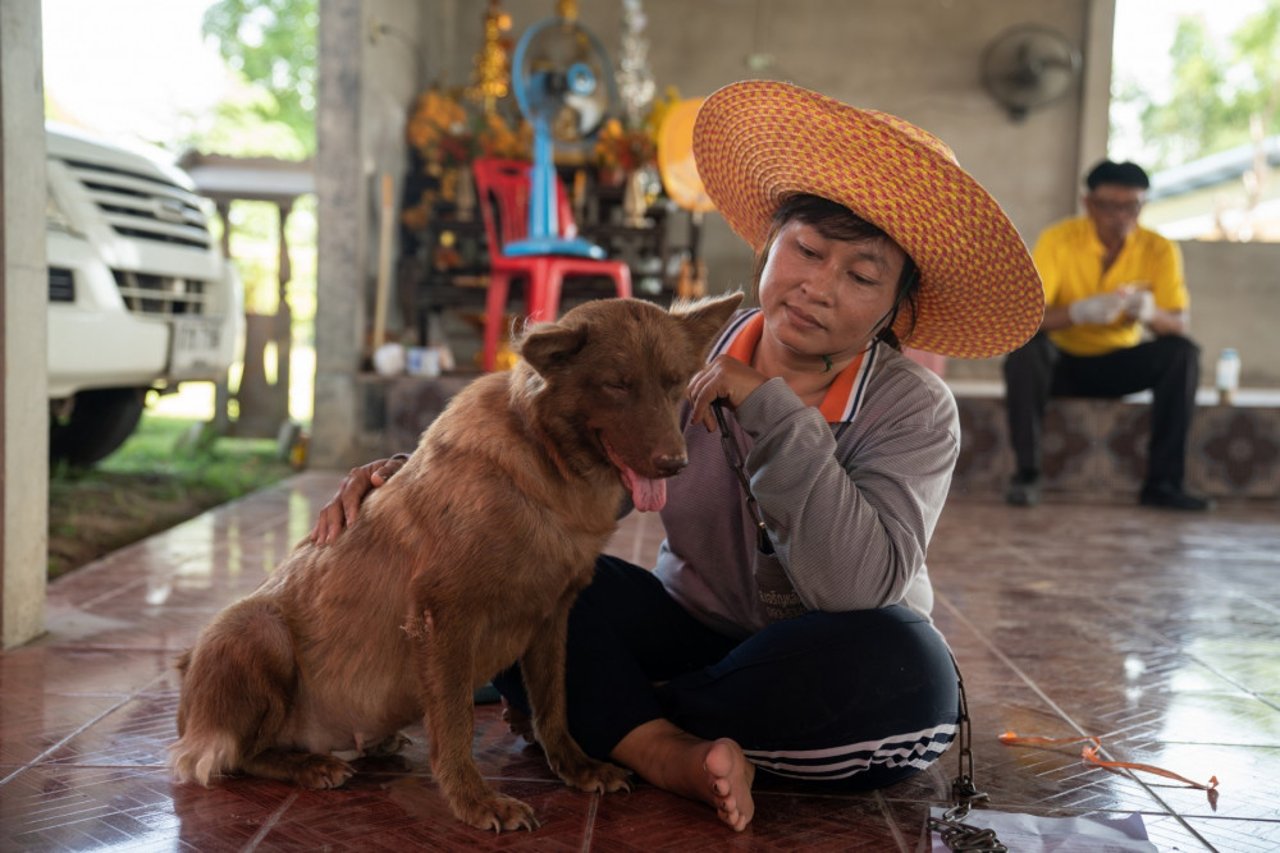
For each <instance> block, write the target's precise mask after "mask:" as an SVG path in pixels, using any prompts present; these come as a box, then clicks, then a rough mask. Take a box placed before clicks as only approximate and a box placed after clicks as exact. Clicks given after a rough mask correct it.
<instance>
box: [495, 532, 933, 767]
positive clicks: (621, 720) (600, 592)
mask: <svg viewBox="0 0 1280 853" xmlns="http://www.w3.org/2000/svg"><path fill="white" fill-rule="evenodd" d="M494 685H495V686H496V687H497V688H498V690H499V691H501V692H502V694H503V695H504V696H505V697H506V698H507V700H508V701H509V702H510V703H511V704H512V705H514V706H515V707H517V708H519V709H521V710H523V711H526V712H528V710H529V708H528V700H527V699H526V698H525V694H524V687H523V684H522V683H521V680H520V678H519V669H518V667H513V668H512V669H510V670H507V671H506V672H504V673H502V674H501V675H499V676H498V677H497V678H495V679H494ZM566 688H567V696H568V711H569V730H570V732H571V733H572V734H573V736H574V738H575V739H576V740H577V741H578V743H579V744H581V746H582V748H583V749H584V750H585V751H586V752H587V753H588V754H590V755H592V756H594V757H596V758H599V759H602V760H603V759H607V758H608V756H609V754H610V753H611V752H612V750H613V748H614V747H615V746H616V745H617V744H618V742H619V741H620V740H622V738H623V737H624V736H626V734H627V733H628V732H630V731H631V730H632V729H634V728H636V727H637V726H639V725H641V724H642V723H646V722H648V721H650V720H655V719H659V718H665V719H667V720H670V721H671V722H673V723H675V724H676V725H677V726H679V727H680V728H682V729H684V730H685V731H687V732H690V733H692V734H694V735H697V736H698V737H701V738H704V739H708V740H710V739H714V738H719V737H729V738H733V739H734V740H736V741H737V742H738V743H739V744H740V745H741V746H742V747H743V749H744V750H745V751H746V753H747V757H748V758H749V759H750V760H751V761H752V762H753V763H754V764H756V766H757V767H761V768H763V769H765V770H768V771H771V772H773V773H776V774H779V775H784V776H789V777H794V778H801V779H809V780H823V781H832V782H838V783H839V784H841V785H844V786H854V787H862V788H871V787H881V786H884V785H888V784H891V783H893V782H896V781H898V780H899V779H903V778H906V777H907V776H910V775H913V774H914V773H916V772H917V771H919V770H920V769H923V768H924V767H927V766H928V765H929V764H931V763H932V762H933V761H934V760H936V759H937V757H938V756H940V755H941V754H942V753H943V752H944V751H945V750H946V748H947V746H948V745H949V744H950V742H951V740H952V737H953V736H954V734H955V728H956V726H955V723H956V719H957V708H958V688H957V683H956V673H955V668H954V665H953V663H952V661H951V656H950V652H949V651H948V649H947V646H946V643H945V642H944V641H943V639H942V635H941V634H939V633H938V631H937V630H936V629H935V628H934V627H933V625H932V624H930V623H929V622H928V620H926V619H924V618H923V617H921V616H919V615H918V614H916V613H914V612H913V611H911V610H909V609H907V608H905V607H901V606H895V607H888V608H883V609H880V610H863V611H854V612H849V613H816V612H815V613H808V614H805V615H804V616H800V617H798V618H795V619H789V620H786V621H783V622H778V623H775V624H773V625H770V626H769V627H767V628H765V629H764V630H762V631H760V632H758V633H756V634H754V635H752V636H750V637H748V638H746V639H745V640H738V639H734V638H731V637H726V636H724V635H722V634H719V633H717V632H716V631H713V630H711V629H710V628H708V627H706V626H705V625H703V624H702V623H701V622H699V621H697V620H696V619H694V618H693V617H692V616H690V615H689V614H688V613H687V612H686V611H685V610H684V609H683V608H682V607H681V606H680V605H679V604H678V603H677V602H676V601H675V600H674V599H672V598H671V596H670V595H668V594H667V592H666V590H665V589H664V588H663V586H662V584H661V582H659V581H658V579H657V578H656V577H655V576H654V575H653V574H652V573H651V572H649V571H647V570H646V569H642V568H640V567H638V566H634V565H631V564H630V563H627V562H625V561H623V560H619V559H616V558H614V557H601V558H600V559H599V561H598V562H597V564H596V574H595V578H594V580H593V582H592V584H591V585H590V586H589V587H588V588H587V589H586V590H585V591H584V592H583V593H582V595H581V596H580V597H579V598H578V601H577V603H576V604H575V605H574V609H573V612H572V614H571V616H570V621H569V640H568V661H567V665H566Z"/></svg>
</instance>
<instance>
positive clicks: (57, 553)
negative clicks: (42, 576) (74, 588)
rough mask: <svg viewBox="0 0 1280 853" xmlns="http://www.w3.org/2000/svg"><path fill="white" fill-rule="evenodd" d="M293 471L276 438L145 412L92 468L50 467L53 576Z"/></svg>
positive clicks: (50, 557)
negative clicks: (212, 431) (224, 431)
mask: <svg viewBox="0 0 1280 853" xmlns="http://www.w3.org/2000/svg"><path fill="white" fill-rule="evenodd" d="M290 473H292V469H291V468H290V466H289V464H288V463H287V462H286V461H284V460H282V459H281V458H280V454H279V450H278V447H277V444H276V442H275V441H274V440H271V439H244V438H220V437H214V436H211V435H209V434H208V432H207V431H202V430H201V423H200V421H198V420H195V419H189V418H172V417H162V416H157V415H153V414H151V413H149V412H148V413H145V414H144V415H143V417H142V422H141V423H140V424H139V426H138V429H137V431H136V432H135V433H134V434H133V435H132V436H130V438H129V440H128V441H126V442H125V443H124V444H123V445H122V446H121V447H120V449H119V450H117V451H116V452H115V453H113V454H112V455H111V456H109V457H107V458H106V459H104V460H102V461H101V462H99V463H98V465H97V466H95V467H94V468H91V469H87V470H77V469H72V468H66V467H60V468H56V469H54V470H51V471H50V473H49V577H50V578H54V577H57V576H58V575H60V574H63V573H65V572H68V571H70V570H72V569H75V568H78V567H79V566H82V565H84V564H85V563H88V562H90V561H92V560H94V559H97V558H98V557H100V556H102V555H104V554H107V553H109V552H111V551H114V550H116V549H117V548H121V547H123V546H125V545H128V544H130V543H132V542H136V541H138V540H139V539H143V538H145V537H147V536H150V535H151V534H153V533H157V532H159V531H161V530H165V529H167V528H169V527H172V526H173V525H175V524H177V523H179V522H181V521H185V520H186V519H188V518H191V517H192V516H195V515H198V514H199V513H201V512H203V511H204V510H206V509H209V508H210V507H214V506H217V505H218V504H221V503H225V502H227V501H229V500H233V499H235V498H238V497H240V496H241V495H245V494H248V493H249V492H252V491H255V490H257V489H260V488H262V487H264V486H267V485H270V484H271V483H274V482H276V481H278V480H280V479H282V478H283V477H286V476H288V475H289V474H290Z"/></svg>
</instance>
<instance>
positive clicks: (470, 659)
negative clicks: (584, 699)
mask: <svg viewBox="0 0 1280 853" xmlns="http://www.w3.org/2000/svg"><path fill="white" fill-rule="evenodd" d="M423 622H424V625H425V629H426V630H424V631H422V633H421V636H420V637H419V638H418V642H417V643H416V644H415V655H416V657H417V661H416V663H417V669H418V673H419V678H420V679H421V681H422V693H423V696H422V702H423V707H424V709H425V711H426V720H425V725H426V729H427V733H428V735H429V736H430V738H431V771H432V773H434V774H435V777H436V783H437V784H438V785H439V786H440V789H441V791H443V792H444V795H445V797H446V798H447V799H448V800H449V807H450V808H451V809H452V810H453V814H454V816H455V817H457V818H458V820H461V821H462V822H464V823H468V824H470V825H471V826H474V827H476V828H477V829H492V830H495V831H497V832H501V831H502V830H504V829H533V828H535V827H536V826H537V825H538V821H537V819H536V818H535V817H534V816H533V809H532V808H530V807H529V805H527V804H526V803H523V802H521V801H520V800H517V799H515V798H513V797H508V796H505V795H503V794H499V793H498V792H496V791H494V790H493V789H492V788H490V787H489V786H488V785H487V784H485V781H484V779H483V778H481V776H480V771H479V770H477V769H476V764H475V760H474V759H473V758H472V756H471V739H472V736H473V734H474V732H475V719H474V716H473V711H472V705H473V702H472V697H473V695H474V693H473V684H474V681H475V677H474V672H473V670H474V668H475V654H474V643H475V637H474V636H472V634H473V631H472V630H471V629H470V625H469V623H468V622H467V621H466V620H461V621H460V622H459V624H458V625H456V626H452V625H451V624H450V622H449V619H448V617H447V616H444V617H443V618H438V617H437V618H433V614H432V613H431V612H429V611H425V612H424V616H423Z"/></svg>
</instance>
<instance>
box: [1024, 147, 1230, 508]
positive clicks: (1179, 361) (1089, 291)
mask: <svg viewBox="0 0 1280 853" xmlns="http://www.w3.org/2000/svg"><path fill="white" fill-rule="evenodd" d="M1085 186H1086V187H1087V188H1088V191H1087V192H1086V193H1085V195H1084V206H1085V212H1086V215H1085V216H1078V217H1074V218H1071V219H1066V220H1064V221H1062V222H1059V223H1057V224H1055V225H1052V226H1050V227H1049V228H1047V229H1046V230H1045V231H1044V232H1043V233H1042V234H1041V235H1040V239H1039V240H1038V241H1037V242H1036V246H1035V250H1034V252H1033V257H1034V259H1035V263H1036V267H1037V268H1038V269H1039V270H1040V276H1041V278H1042V279H1043V281H1044V297H1045V311H1044V321H1043V323H1041V326H1040V331H1039V333H1037V334H1036V336H1035V337H1034V338H1032V339H1031V340H1030V341H1029V342H1028V343H1027V344H1026V345H1025V346H1023V347H1022V348H1021V349H1018V350H1016V351H1014V352H1013V353H1011V354H1010V355H1009V356H1008V358H1007V359H1006V360H1005V363H1004V376H1005V403H1006V406H1007V410H1008V417H1009V436H1010V439H1011V441H1012V444H1013V452H1014V456H1015V458H1016V460H1017V470H1016V471H1015V473H1014V476H1013V480H1012V482H1011V483H1010V484H1009V490H1008V492H1006V495H1005V497H1006V499H1007V500H1008V502H1009V503H1010V504H1013V505H1015V506H1033V505H1035V504H1036V503H1037V502H1039V499H1040V434H1041V424H1042V421H1043V419H1044V410H1045V406H1046V405H1047V403H1048V400H1049V397H1050V396H1064V397H1069V396H1074V397H1122V396H1124V395H1126V394H1132V393H1134V392H1136V391H1142V390H1145V389H1148V388H1149V389H1151V391H1152V394H1153V396H1154V400H1153V402H1152V407H1151V444H1150V451H1149V455H1148V461H1147V475H1146V480H1145V482H1144V483H1143V487H1142V492H1141V493H1140V496H1139V499H1140V501H1141V502H1142V503H1143V504H1145V505H1147V506H1155V507H1162V508H1166V509H1181V510H1205V509H1208V508H1209V507H1210V505H1211V504H1210V502H1209V501H1208V500H1206V499H1205V498H1202V497H1199V496H1197V495H1193V494H1190V493H1188V492H1187V491H1186V490H1185V488H1184V487H1183V476H1184V473H1185V470H1186V452H1187V435H1188V433H1189V432H1190V428H1191V416H1192V414H1193V412H1194V410H1195V397H1196V386H1197V385H1198V384H1199V380H1200V349H1199V347H1197V346H1196V345H1195V343H1194V342H1192V341H1191V340H1190V339H1189V338H1187V337H1186V336H1185V332H1186V328H1187V308H1188V304H1189V299H1188V296H1187V288H1186V284H1185V283H1184V281H1183V277H1182V255H1181V253H1180V252H1179V250H1178V247H1177V245H1175V244H1174V243H1172V242H1170V241H1169V240H1166V239H1165V238H1164V237H1161V236H1160V235H1159V234H1156V233H1155V232H1154V231H1149V230H1147V229H1146V228H1143V227H1142V226H1140V225H1139V224H1138V214H1139V213H1140V212H1141V211H1142V205H1143V202H1144V201H1145V200H1146V191H1147V188H1148V186H1150V181H1149V180H1148V178H1147V173H1146V172H1144V171H1143V170H1142V168H1141V167H1140V166H1137V165H1136V164H1134V163H1114V162H1112V161H1110V160H1104V161H1102V162H1101V163H1099V164H1098V165H1097V166H1095V167H1094V168H1093V169H1092V170H1090V172H1089V174H1088V175H1087V176H1086V177H1085ZM1146 332H1150V333H1151V334H1150V335H1146V334H1145V333H1146Z"/></svg>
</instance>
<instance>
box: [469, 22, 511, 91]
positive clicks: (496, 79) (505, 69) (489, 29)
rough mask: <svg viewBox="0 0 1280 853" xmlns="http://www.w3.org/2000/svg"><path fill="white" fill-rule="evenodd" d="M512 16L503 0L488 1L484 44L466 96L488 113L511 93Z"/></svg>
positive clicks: (476, 61)
mask: <svg viewBox="0 0 1280 853" xmlns="http://www.w3.org/2000/svg"><path fill="white" fill-rule="evenodd" d="M510 30H511V15H509V14H507V13H506V12H504V11H503V10H502V2H501V0H489V8H488V9H487V10H486V11H485V14H484V44H483V45H482V46H481V48H480V52H479V53H477V54H476V58H475V63H474V71H473V73H472V75H471V88H469V89H468V90H467V96H468V97H469V98H470V99H471V100H473V101H476V102H477V103H479V104H481V106H482V108H483V110H484V114H485V115H493V114H494V113H495V112H497V109H498V101H499V100H501V99H502V98H505V97H507V95H509V94H510V93H511V39H510V38H508V37H507V36H506V35H505V33H507V32H510Z"/></svg>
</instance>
